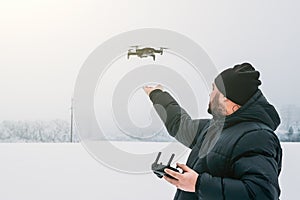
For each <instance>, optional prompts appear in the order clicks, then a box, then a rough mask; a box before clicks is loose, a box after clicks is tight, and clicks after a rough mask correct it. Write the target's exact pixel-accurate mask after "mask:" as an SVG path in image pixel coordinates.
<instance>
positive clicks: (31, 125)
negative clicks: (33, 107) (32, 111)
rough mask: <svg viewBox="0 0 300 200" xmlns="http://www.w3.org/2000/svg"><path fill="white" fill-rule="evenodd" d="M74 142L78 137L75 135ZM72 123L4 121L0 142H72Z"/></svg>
mask: <svg viewBox="0 0 300 200" xmlns="http://www.w3.org/2000/svg"><path fill="white" fill-rule="evenodd" d="M72 140H73V142H78V141H79V139H78V136H77V135H76V134H73V138H72ZM70 141H71V133H70V123H69V122H68V121H65V120H60V119H56V120H49V121H42V120H38V121H7V120H6V121H2V122H1V123H0V142H32V143H34V142H51V143H56V142H70Z"/></svg>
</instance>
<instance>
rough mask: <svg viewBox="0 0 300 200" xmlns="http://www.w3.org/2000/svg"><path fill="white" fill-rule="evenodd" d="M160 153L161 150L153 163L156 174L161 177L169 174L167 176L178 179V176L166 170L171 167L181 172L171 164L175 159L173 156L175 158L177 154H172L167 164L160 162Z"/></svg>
mask: <svg viewBox="0 0 300 200" xmlns="http://www.w3.org/2000/svg"><path fill="white" fill-rule="evenodd" d="M160 155H161V152H159V153H158V155H157V157H156V159H155V161H154V163H153V164H152V167H151V169H152V171H153V172H154V174H156V176H158V177H159V178H162V177H163V176H167V177H169V178H173V179H176V178H174V177H172V176H170V175H169V174H167V173H166V172H165V171H164V170H165V169H171V170H173V171H175V172H179V170H178V169H176V168H173V167H171V166H170V165H171V162H172V160H173V158H174V156H175V154H172V156H171V158H170V160H169V162H168V164H167V165H163V164H162V163H158V160H159V158H160Z"/></svg>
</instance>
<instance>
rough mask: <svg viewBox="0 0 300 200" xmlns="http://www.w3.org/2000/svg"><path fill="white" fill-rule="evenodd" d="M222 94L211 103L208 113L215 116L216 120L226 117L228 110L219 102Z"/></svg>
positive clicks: (216, 96)
mask: <svg viewBox="0 0 300 200" xmlns="http://www.w3.org/2000/svg"><path fill="white" fill-rule="evenodd" d="M219 98H220V94H219V93H217V94H216V95H215V97H214V98H213V100H212V101H211V102H209V105H208V109H207V112H208V113H209V114H211V115H212V116H213V118H214V119H220V118H224V117H225V115H226V114H225V113H226V108H225V106H224V105H221V104H220V102H219Z"/></svg>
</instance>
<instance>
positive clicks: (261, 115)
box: [144, 63, 282, 200]
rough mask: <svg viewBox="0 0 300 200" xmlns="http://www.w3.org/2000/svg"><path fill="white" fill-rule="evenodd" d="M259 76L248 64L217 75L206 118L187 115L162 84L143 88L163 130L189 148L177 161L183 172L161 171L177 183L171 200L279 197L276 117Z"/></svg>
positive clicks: (279, 159)
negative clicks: (182, 161) (209, 116)
mask: <svg viewBox="0 0 300 200" xmlns="http://www.w3.org/2000/svg"><path fill="white" fill-rule="evenodd" d="M259 76H260V74H259V72H258V71H256V70H255V69H254V67H253V66H252V65H251V64H249V63H243V64H239V65H235V66H234V67H233V68H229V69H226V70H224V71H223V72H222V73H220V74H219V75H218V76H217V77H216V78H215V80H214V83H213V91H212V93H211V94H210V102H209V109H208V112H209V113H210V114H212V116H213V118H212V119H197V120H194V119H191V117H190V116H189V115H188V114H187V113H186V111H185V110H184V109H183V108H181V107H180V106H179V105H178V103H177V102H176V101H175V100H174V98H173V97H172V96H171V95H170V94H169V93H167V92H163V91H162V90H163V87H162V86H160V85H158V86H156V87H144V90H145V92H146V93H147V94H148V95H149V96H150V99H151V101H152V102H153V104H154V107H155V108H156V111H157V113H158V114H159V116H160V117H161V118H162V119H164V123H165V126H166V128H167V130H168V132H169V134H170V135H171V136H173V137H175V138H176V139H177V140H178V141H179V142H181V143H183V144H184V145H185V146H187V147H189V148H191V149H192V151H191V153H190V155H189V158H188V160H187V163H186V165H184V164H179V163H177V166H178V167H180V168H181V169H182V170H183V173H177V172H174V171H171V170H166V171H165V172H166V173H167V174H169V175H170V176H172V177H174V179H172V178H169V177H166V176H165V177H164V178H165V180H166V181H168V182H169V183H171V184H173V185H174V186H176V187H177V192H176V195H175V197H174V199H176V200H193V199H205V200H212V199H216V200H221V199H229V200H247V199H259V200H263V199H270V200H274V199H279V195H280V188H279V184H278V176H279V174H280V171H281V158H282V150H281V146H280V142H279V140H278V138H277V136H276V135H275V134H274V131H275V130H276V128H277V127H278V125H279V124H280V118H279V116H278V113H277V112H276V110H275V108H274V107H273V106H272V105H271V104H269V103H268V101H267V100H266V98H265V97H264V95H263V94H262V92H261V90H260V89H259V88H258V86H259V85H261V81H260V80H259ZM157 105H160V106H162V107H163V108H164V110H165V112H163V111H162V110H161V109H158V108H157Z"/></svg>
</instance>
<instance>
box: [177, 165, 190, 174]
mask: <svg viewBox="0 0 300 200" xmlns="http://www.w3.org/2000/svg"><path fill="white" fill-rule="evenodd" d="M176 165H177V166H178V167H180V168H181V169H182V170H183V171H184V172H188V171H191V168H189V167H188V166H186V165H185V164H180V163H176Z"/></svg>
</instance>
